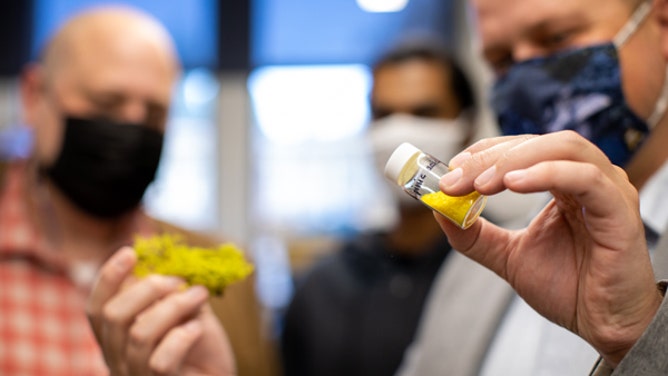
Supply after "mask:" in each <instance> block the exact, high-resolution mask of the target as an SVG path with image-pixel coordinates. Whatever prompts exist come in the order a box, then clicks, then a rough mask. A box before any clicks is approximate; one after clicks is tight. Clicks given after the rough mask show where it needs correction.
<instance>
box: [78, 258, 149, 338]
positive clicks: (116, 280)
mask: <svg viewBox="0 0 668 376" xmlns="http://www.w3.org/2000/svg"><path fill="white" fill-rule="evenodd" d="M136 262H137V256H136V255H135V252H134V250H133V249H132V248H130V247H123V248H121V249H120V250H119V251H118V252H116V253H115V254H114V255H113V256H111V258H109V260H107V262H105V263H104V265H102V268H100V271H99V273H98V277H97V280H96V281H95V284H94V285H93V290H92V292H91V295H90V297H89V298H88V302H87V303H86V313H87V315H88V317H89V319H90V320H91V324H92V325H93V329H95V331H96V332H97V330H98V329H99V324H98V318H99V317H101V315H102V310H103V307H104V305H105V303H106V302H107V301H108V300H109V299H110V298H111V297H112V296H114V295H115V294H116V293H117V292H118V291H119V290H120V288H121V285H122V284H123V281H124V280H125V278H127V277H128V275H129V274H130V272H131V271H132V268H133V267H134V265H135V263H136Z"/></svg>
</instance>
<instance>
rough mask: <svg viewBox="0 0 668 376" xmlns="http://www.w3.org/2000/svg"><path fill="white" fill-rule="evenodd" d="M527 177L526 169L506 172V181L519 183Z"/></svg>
mask: <svg viewBox="0 0 668 376" xmlns="http://www.w3.org/2000/svg"><path fill="white" fill-rule="evenodd" d="M526 177H527V171H526V170H515V171H510V172H509V173H507V174H506V177H505V179H506V183H519V182H520V181H522V180H524V179H525V178H526Z"/></svg>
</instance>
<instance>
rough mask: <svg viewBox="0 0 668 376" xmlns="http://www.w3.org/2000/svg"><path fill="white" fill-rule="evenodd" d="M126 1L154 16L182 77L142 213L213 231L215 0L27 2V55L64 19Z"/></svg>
mask: <svg viewBox="0 0 668 376" xmlns="http://www.w3.org/2000/svg"><path fill="white" fill-rule="evenodd" d="M104 4H127V5H130V6H134V7H137V8H140V9H143V10H145V11H146V12H148V13H150V14H152V15H154V16H155V17H156V18H157V19H159V20H160V21H161V22H162V23H163V24H164V25H165V27H166V28H167V29H168V30H169V32H170V34H171V35H172V37H173V38H174V41H175V44H176V49H177V52H178V54H179V58H180V60H181V63H182V64H183V66H184V68H185V69H184V74H183V76H182V78H181V81H180V82H179V83H178V85H177V87H176V88H175V93H174V102H173V104H172V109H171V112H170V117H169V119H168V124H167V134H166V138H165V146H164V148H163V153H162V160H161V163H160V168H159V170H158V175H157V178H156V181H155V182H154V183H153V184H152V185H151V186H150V187H149V189H148V190H147V193H146V195H145V197H144V202H145V204H146V207H147V210H148V212H149V213H151V214H153V215H155V216H156V217H158V218H160V219H163V220H167V221H170V222H172V223H175V224H178V225H181V226H184V227H188V228H192V229H196V230H202V231H214V230H216V229H217V228H218V221H219V219H218V211H217V208H218V193H217V192H218V174H217V171H218V154H217V142H218V137H217V128H216V117H217V113H216V98H217V94H218V79H217V77H216V76H215V75H214V74H213V73H212V72H211V71H210V70H209V69H211V68H215V67H216V65H217V63H218V56H219V55H218V2H217V1H216V0H177V1H169V2H166V1H159V0H125V1H113V2H112V1H103V0H35V4H34V25H35V30H34V32H33V34H32V35H33V42H32V49H31V50H32V51H33V55H35V54H36V53H37V52H38V51H39V49H40V48H42V46H43V44H44V43H45V42H46V38H47V36H48V35H50V33H51V32H52V31H53V30H54V29H55V28H56V27H58V26H59V25H60V24H61V23H62V22H63V21H64V20H65V19H66V18H68V17H70V16H71V15H72V14H74V13H76V12H78V11H80V10H83V9H85V8H88V7H90V6H97V5H104Z"/></svg>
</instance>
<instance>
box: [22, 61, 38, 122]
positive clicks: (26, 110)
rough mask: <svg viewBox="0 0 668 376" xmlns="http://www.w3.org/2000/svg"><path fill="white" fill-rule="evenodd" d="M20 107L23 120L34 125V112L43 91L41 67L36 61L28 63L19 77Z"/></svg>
mask: <svg viewBox="0 0 668 376" xmlns="http://www.w3.org/2000/svg"><path fill="white" fill-rule="evenodd" d="M19 86H20V92H21V109H22V111H23V121H24V123H25V124H26V125H28V126H30V127H34V124H35V114H36V111H37V108H38V106H39V103H40V101H41V97H42V95H43V92H44V73H43V68H42V67H41V66H40V65H39V64H36V63H31V64H28V65H27V66H26V67H25V68H24V69H23V72H22V73H21V77H20V85H19Z"/></svg>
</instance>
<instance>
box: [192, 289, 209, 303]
mask: <svg viewBox="0 0 668 376" xmlns="http://www.w3.org/2000/svg"><path fill="white" fill-rule="evenodd" d="M186 295H188V297H189V298H190V299H193V300H202V299H206V297H207V296H208V295H209V291H208V290H207V289H206V288H204V287H203V286H193V287H191V288H189V289H188V290H187V291H186Z"/></svg>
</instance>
